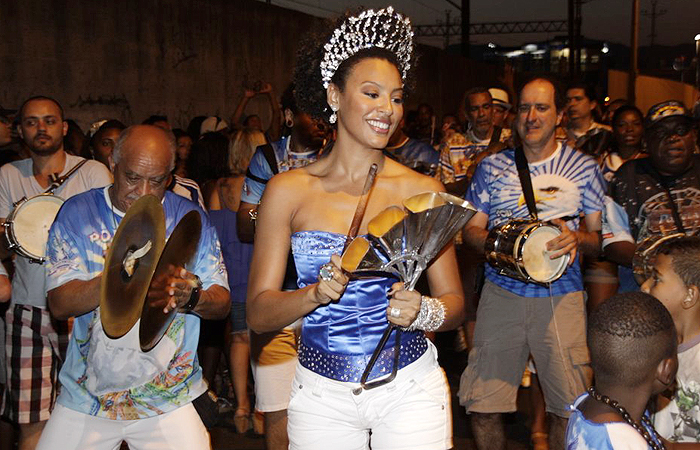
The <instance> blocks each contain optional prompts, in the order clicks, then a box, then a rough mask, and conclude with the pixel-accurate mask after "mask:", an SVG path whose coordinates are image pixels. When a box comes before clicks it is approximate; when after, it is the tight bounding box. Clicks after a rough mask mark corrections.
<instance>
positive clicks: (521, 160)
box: [515, 147, 539, 220]
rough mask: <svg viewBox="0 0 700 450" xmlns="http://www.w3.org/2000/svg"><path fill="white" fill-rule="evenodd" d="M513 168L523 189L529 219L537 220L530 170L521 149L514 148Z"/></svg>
mask: <svg viewBox="0 0 700 450" xmlns="http://www.w3.org/2000/svg"><path fill="white" fill-rule="evenodd" d="M515 167H517V169H518V177H519V178H520V186H521V187H522V188H523V195H524V196H525V203H526V204H527V210H528V211H529V212H530V218H531V219H533V220H539V219H538V218H537V204H536V203H535V194H534V192H533V190H532V180H531V179H530V168H529V167H528V165H527V158H525V152H524V151H523V148H522V147H516V148H515Z"/></svg>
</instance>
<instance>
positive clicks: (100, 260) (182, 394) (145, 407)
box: [47, 187, 228, 420]
mask: <svg viewBox="0 0 700 450" xmlns="http://www.w3.org/2000/svg"><path fill="white" fill-rule="evenodd" d="M108 189H109V187H106V188H102V189H93V190H90V191H87V192H85V193H83V194H80V195H76V196H74V197H72V198H70V199H69V200H68V201H66V202H65V203H64V205H63V207H62V208H61V210H60V211H59V213H58V216H57V217H56V220H55V222H54V223H53V225H52V226H51V231H50V233H49V245H48V261H47V271H48V277H47V286H48V289H49V290H50V289H54V288H56V287H59V286H62V285H64V284H65V283H67V282H69V281H72V280H84V281H85V280H91V279H92V278H94V277H95V276H97V275H99V274H101V273H102V271H103V269H104V262H105V255H106V251H107V248H108V246H109V245H110V243H111V242H112V237H113V236H114V233H115V232H116V229H117V226H118V224H119V222H120V221H121V219H122V217H123V216H124V214H123V213H122V212H120V211H118V210H117V209H115V208H113V207H112V204H111V201H110V198H109V194H108ZM162 204H163V209H164V211H165V227H166V236H169V235H170V233H171V232H172V231H173V229H174V228H175V226H176V225H177V223H178V222H179V221H180V219H181V218H182V217H183V216H184V215H185V214H186V213H188V212H190V211H192V210H196V211H198V212H199V213H200V215H201V218H202V234H201V238H200V241H199V247H198V250H197V254H196V256H195V257H194V258H193V261H192V263H191V264H190V265H188V266H187V267H186V268H187V269H188V270H189V271H190V272H192V273H195V274H196V275H198V276H199V277H200V279H201V280H202V283H203V284H204V289H208V288H209V287H211V286H212V285H215V284H216V285H219V286H223V287H224V288H226V289H228V282H227V279H226V270H225V268H224V264H223V259H222V256H221V249H220V246H219V241H218V239H217V237H216V231H215V229H214V227H213V226H212V225H211V223H210V222H209V219H208V218H207V216H206V214H205V213H204V212H203V211H202V209H201V208H200V207H199V206H198V205H197V204H196V203H193V202H190V201H188V200H186V199H185V198H183V197H180V196H178V195H176V194H173V193H172V192H166V193H165V197H164V199H163V202H162ZM138 328H139V322H137V323H136V325H134V327H132V329H131V330H130V331H129V332H128V333H127V334H126V335H125V336H123V337H121V338H118V339H110V338H108V337H107V336H106V335H105V333H104V331H103V329H102V323H101V321H100V308H99V307H98V308H97V309H95V310H93V311H90V312H88V313H85V314H83V315H81V316H78V317H76V318H75V321H74V323H73V332H72V335H71V339H70V343H69V347H68V355H67V358H66V361H65V362H64V364H63V367H62V369H61V373H60V375H59V378H60V381H61V385H62V389H61V395H60V396H59V398H58V402H59V403H60V404H61V405H63V406H65V407H67V408H70V409H73V410H76V411H79V412H82V413H85V414H89V415H93V416H98V417H103V418H108V419H118V420H131V419H141V418H146V417H152V416H156V415H158V414H164V413H167V412H169V411H172V410H174V409H176V408H178V407H180V406H183V405H185V404H187V403H189V402H191V401H192V400H193V399H194V398H196V397H197V396H199V395H200V394H202V393H203V392H204V391H205V390H206V384H205V382H204V380H203V379H202V372H201V370H200V368H199V363H198V361H197V343H198V340H199V317H197V316H196V315H194V314H181V313H177V314H176V315H175V318H174V320H173V322H172V323H171V325H170V327H169V328H168V329H167V331H166V333H165V336H164V337H163V338H162V339H161V341H160V342H159V343H158V345H156V346H155V347H154V348H153V349H152V350H150V351H149V352H146V353H144V352H142V351H141V350H140V347H139V337H138Z"/></svg>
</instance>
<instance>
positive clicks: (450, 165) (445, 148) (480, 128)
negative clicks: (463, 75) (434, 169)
mask: <svg viewBox="0 0 700 450" xmlns="http://www.w3.org/2000/svg"><path fill="white" fill-rule="evenodd" d="M465 99H466V100H465V108H466V112H467V121H468V123H469V128H468V129H467V132H466V133H465V134H461V133H455V134H454V135H453V136H452V137H451V138H450V139H449V140H448V141H447V142H446V143H445V144H443V145H442V148H441V149H440V166H439V168H438V175H439V178H440V181H442V182H443V184H444V185H445V189H447V192H449V193H451V194H454V195H457V196H460V197H461V196H464V194H465V193H466V192H467V187H468V186H469V180H470V178H471V175H472V174H473V173H474V169H475V168H476V164H478V162H479V161H481V160H482V159H483V158H484V157H486V156H488V155H489V154H491V153H495V152H496V151H498V150H500V149H503V148H505V146H504V145H503V143H504V142H507V141H508V139H509V138H510V135H511V133H510V130H509V129H502V128H501V127H496V126H494V124H493V111H494V109H493V99H492V97H491V94H490V93H489V91H488V90H487V89H486V88H483V87H476V88H472V89H470V90H468V91H467V93H466V94H465Z"/></svg>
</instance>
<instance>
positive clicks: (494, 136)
mask: <svg viewBox="0 0 700 450" xmlns="http://www.w3.org/2000/svg"><path fill="white" fill-rule="evenodd" d="M502 131H503V128H501V127H499V126H494V127H493V131H492V132H491V140H490V141H489V146H488V147H487V148H486V151H487V152H488V153H489V154H490V153H493V151H494V150H495V149H496V146H497V145H498V144H500V143H501V132H502Z"/></svg>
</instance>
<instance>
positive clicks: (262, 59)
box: [0, 0, 495, 128]
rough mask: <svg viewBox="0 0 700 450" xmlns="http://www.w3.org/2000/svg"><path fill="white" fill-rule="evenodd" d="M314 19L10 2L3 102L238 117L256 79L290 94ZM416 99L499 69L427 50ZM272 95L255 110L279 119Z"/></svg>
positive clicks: (136, 2) (206, 3)
mask: <svg viewBox="0 0 700 450" xmlns="http://www.w3.org/2000/svg"><path fill="white" fill-rule="evenodd" d="M317 20H318V19H315V18H313V17H310V16H307V15H305V14H301V13H298V12H295V11H290V10H285V9H282V8H278V7H275V6H270V5H267V4H264V3H261V2H255V1H246V0H172V1H166V0H116V1H115V0H90V1H83V0H63V1H60V0H22V1H17V0H0V106H2V107H4V108H16V107H17V106H19V105H20V103H21V102H22V100H23V99H25V98H27V97H29V96H32V95H38V94H44V95H50V96H53V97H55V98H56V99H57V100H58V101H59V102H61V103H62V105H63V106H64V108H65V109H66V112H67V116H68V117H70V118H73V119H75V120H76V121H78V123H79V124H80V125H81V126H83V128H85V126H86V125H88V124H89V123H91V122H92V121H94V120H97V119H100V118H108V117H109V118H117V119H120V120H122V121H124V122H125V123H127V124H130V123H138V122H141V121H142V120H143V119H145V118H146V117H147V116H149V115H151V114H166V115H168V117H169V118H170V122H171V123H172V124H173V125H174V126H179V127H185V126H186V125H187V123H188V121H189V119H190V118H192V117H193V116H196V115H210V114H217V115H220V116H222V117H225V118H227V119H228V117H230V115H231V114H232V113H233V111H234V110H235V108H236V105H237V103H238V101H239V100H240V98H241V96H242V94H243V90H244V88H245V87H246V86H252V85H253V84H254V83H255V81H257V80H265V81H269V82H271V83H272V85H273V87H274V89H275V93H276V94H277V95H278V96H279V94H281V92H282V90H283V89H284V87H285V86H286V85H287V83H288V82H289V81H290V78H291V73H292V70H293V66H294V59H295V51H296V47H297V44H298V42H299V39H300V37H301V36H302V35H303V33H304V32H305V31H306V30H307V29H309V28H310V27H312V25H313V24H314V23H315V22H316V21H317ZM421 51H422V54H423V58H422V60H421V63H420V65H419V77H418V83H417V86H418V89H417V92H416V93H415V95H413V96H412V97H411V99H410V100H409V105H408V106H409V107H411V106H414V105H416V104H418V103H420V102H424V101H425V102H429V103H431V104H433V105H434V107H435V110H436V112H437V113H439V114H440V113H443V112H448V111H454V110H456V109H457V107H458V104H459V100H460V99H461V95H462V92H463V91H464V90H465V89H466V88H467V87H470V86H473V85H474V84H477V83H479V84H481V83H488V81H489V80H492V79H494V76H495V68H494V67H492V66H488V65H485V64H476V63H469V62H468V61H466V60H464V59H462V58H459V57H456V56H452V55H447V54H446V53H445V52H443V51H441V50H439V49H433V48H428V47H422V48H421ZM268 105H269V104H268V102H267V101H266V99H265V98H264V97H256V98H254V99H253V101H251V103H250V104H249V106H248V108H247V109H246V113H248V114H251V113H257V114H260V115H261V116H262V117H263V120H264V121H267V120H269V117H270V114H269V106H268Z"/></svg>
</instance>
